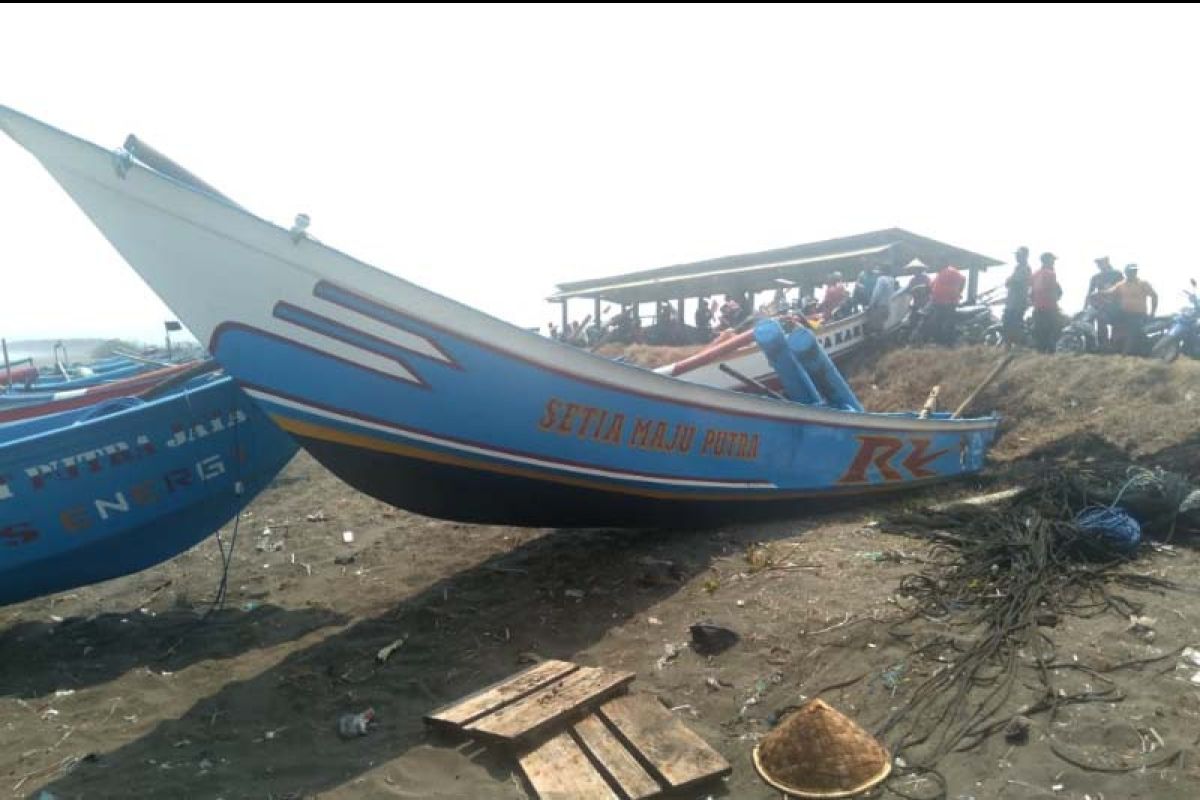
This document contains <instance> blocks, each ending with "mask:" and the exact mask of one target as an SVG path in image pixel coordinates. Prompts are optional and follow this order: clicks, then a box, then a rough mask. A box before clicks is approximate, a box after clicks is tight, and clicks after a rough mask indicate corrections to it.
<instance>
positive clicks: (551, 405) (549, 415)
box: [538, 399, 562, 431]
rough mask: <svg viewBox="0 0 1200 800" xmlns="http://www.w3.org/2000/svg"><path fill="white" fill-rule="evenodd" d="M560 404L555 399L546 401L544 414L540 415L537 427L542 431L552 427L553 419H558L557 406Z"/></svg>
mask: <svg viewBox="0 0 1200 800" xmlns="http://www.w3.org/2000/svg"><path fill="white" fill-rule="evenodd" d="M560 405H562V404H561V403H559V402H558V401H557V400H554V399H550V400H547V401H546V415H545V416H544V417H542V419H541V421H540V422H539V423H538V427H539V428H541V429H542V430H544V431H548V430H550V429H551V428H552V427H554V421H555V420H556V419H558V407H559V406H560Z"/></svg>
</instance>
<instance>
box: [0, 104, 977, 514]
mask: <svg viewBox="0 0 1200 800" xmlns="http://www.w3.org/2000/svg"><path fill="white" fill-rule="evenodd" d="M0 128H3V130H4V131H5V132H7V133H8V134H9V135H10V136H11V137H12V138H13V139H15V140H16V141H17V142H19V143H20V144H21V145H23V146H24V147H25V148H26V149H28V150H29V151H30V152H31V153H32V154H33V155H34V156H35V157H36V158H37V159H38V160H39V161H41V163H42V164H43V165H44V166H45V167H46V169H47V170H48V171H49V172H50V173H51V174H52V175H53V177H54V178H55V179H56V180H57V181H58V182H59V184H60V185H62V187H63V188H64V189H65V190H66V191H67V193H68V194H69V195H70V196H71V197H72V198H73V199H74V200H75V202H76V203H77V204H78V205H79V206H80V207H81V208H82V209H83V211H84V212H85V213H86V214H87V216H88V217H89V218H91V220H92V221H93V222H94V223H95V224H96V226H97V227H98V228H99V229H100V231H101V232H102V233H103V234H104V235H105V236H106V237H107V238H108V240H109V241H110V242H111V243H112V244H113V245H114V246H115V247H116V249H117V250H118V251H119V252H120V253H121V254H122V256H124V258H125V259H126V261H128V262H129V263H130V265H132V266H133V268H134V269H135V270H137V272H138V273H140V274H141V276H142V277H143V278H144V279H145V280H146V282H147V283H148V284H149V285H150V286H151V288H152V289H154V290H155V291H156V292H157V293H158V294H159V296H161V297H162V299H163V300H164V301H166V303H167V305H169V306H170V307H171V308H172V310H173V311H174V312H175V313H176V314H177V315H178V317H179V319H181V320H182V321H183V322H184V323H185V324H186V325H187V326H188V328H189V329H190V330H191V331H192V332H193V333H195V335H196V336H197V337H199V339H200V340H201V341H202V342H204V343H206V344H207V346H208V349H209V351H210V352H211V353H212V354H213V355H214V357H215V358H216V359H217V360H218V361H219V362H220V363H221V364H222V365H223V366H224V367H225V368H226V369H227V370H228V372H229V373H230V374H231V375H233V376H234V377H235V378H237V380H238V381H239V383H240V384H241V385H242V386H243V387H244V388H245V389H246V391H247V393H248V394H250V395H251V396H252V397H253V398H254V399H255V400H256V401H258V403H259V404H260V405H261V406H262V407H263V409H265V410H266V411H267V413H268V414H269V415H270V416H271V417H272V418H273V419H274V420H275V421H276V422H277V423H279V425H280V426H282V427H283V428H284V429H286V430H287V431H289V432H290V433H291V434H292V435H293V436H294V437H296V439H297V440H298V441H299V442H300V443H301V444H302V445H303V446H304V447H305V448H306V449H308V450H309V451H310V452H311V453H312V454H313V455H314V456H315V457H316V458H317V459H318V460H320V461H321V462H322V463H323V464H325V465H326V466H327V467H328V468H330V469H331V470H332V471H333V472H335V473H336V474H338V475H339V476H340V477H342V478H343V479H344V480H346V481H347V482H348V483H350V484H351V485H353V486H355V487H357V488H358V489H360V490H362V491H364V492H366V493H368V494H371V495H373V496H375V497H377V498H379V499H382V500H384V501H386V502H389V503H392V504H394V505H397V506H401V507H404V508H407V509H411V510H413V511H417V512H419V513H422V514H428V515H430V516H435V517H442V518H447V519H454V520H463V521H472V522H491V523H505V524H515V525H532V526H597V525H606V526H629V527H640V526H648V525H664V524H665V525H672V524H680V523H696V522H702V523H711V522H714V521H717V520H721V519H728V518H740V517H746V516H751V515H761V514H777V513H784V512H787V513H791V512H794V511H796V510H803V509H805V508H807V507H809V506H810V505H811V504H813V503H814V502H817V501H820V500H822V499H824V498H829V497H853V496H860V495H870V494H876V493H880V492H888V491H895V490H900V489H906V488H909V487H912V486H920V485H925V484H931V483H934V482H937V481H943V480H947V479H951V478H956V477H959V476H962V475H965V474H969V473H972V472H975V471H977V470H979V469H980V468H981V467H982V465H983V463H984V456H985V453H986V450H987V448H988V446H989V444H990V443H991V441H992V439H993V436H994V434H995V430H996V424H997V420H996V418H994V417H986V418H980V419H952V418H950V417H949V416H947V415H938V416H934V417H933V418H929V419H923V418H920V417H918V415H916V414H877V413H864V412H862V411H861V410H859V408H860V407H859V406H858V404H857V401H853V402H851V401H852V400H853V398H852V395H851V396H846V395H845V394H844V393H843V392H841V391H840V389H839V387H838V386H837V385H836V381H835V380H832V381H831V380H829V379H830V378H831V377H834V378H836V377H837V376H836V375H833V376H831V375H830V374H827V373H826V372H824V371H822V368H821V365H820V364H819V363H817V362H816V361H802V360H800V357H801V356H803V357H804V358H808V357H809V356H810V355H812V354H811V353H810V352H809V349H808V346H809V344H810V343H809V342H805V341H790V340H789V341H786V342H784V344H783V345H782V346H780V347H775V351H776V356H775V357H776V358H777V359H779V365H780V366H782V367H783V368H784V369H785V371H787V372H788V373H789V375H790V376H791V377H790V378H789V384H790V386H791V387H792V389H793V390H794V392H795V393H794V395H793V397H794V398H795V399H792V400H789V399H778V398H773V397H769V396H752V395H746V394H740V393H736V392H731V391H728V390H725V389H720V388H715V387H711V386H704V385H698V384H694V383H687V382H684V381H681V380H679V379H676V378H673V377H670V376H667V375H660V374H656V373H654V372H651V371H649V370H644V369H640V368H637V367H633V366H629V365H625V364H620V363H615V362H612V361H609V360H606V359H603V358H599V357H596V356H592V355H590V354H588V353H584V352H581V351H580V350H579V349H577V348H573V347H569V346H566V345H562V344H559V343H557V342H554V341H551V340H548V339H544V338H541V337H539V336H537V335H535V334H531V333H529V332H528V331H525V330H522V329H520V328H517V327H514V326H512V325H509V324H507V323H505V322H502V321H500V320H498V319H495V318H493V317H490V316H488V315H486V314H483V313H480V312H478V311H476V310H473V309H471V308H468V307H466V306H464V305H461V304H459V303H456V302H454V301H453V300H450V299H448V298H446V297H442V296H440V295H438V294H435V293H433V292H430V291H427V290H425V289H423V288H421V287H419V286H416V285H414V284H412V283H409V282H407V281H405V280H402V279H400V278H398V277H395V276H394V275H391V274H389V273H386V272H383V271H381V270H378V269H376V268H374V267H371V266H369V265H367V264H364V263H362V262H360V261H357V260H355V259H354V258H352V257H350V256H348V255H346V254H344V253H342V252H340V251H338V250H335V249H333V248H331V247H328V246H327V245H324V244H322V243H320V242H318V241H316V240H315V239H313V238H311V237H309V236H308V235H307V233H306V225H307V222H308V220H307V218H304V217H298V218H297V222H296V224H295V225H294V226H293V227H292V228H291V229H290V230H289V229H286V228H281V227H278V226H276V225H274V224H271V223H269V222H267V221H265V220H263V219H260V218H258V217H256V216H254V215H253V214H251V213H249V212H247V211H246V210H245V209H243V208H242V207H240V206H239V205H237V204H235V203H233V202H232V201H230V200H229V199H228V198H226V197H224V196H223V195H221V194H219V193H218V192H217V191H216V190H215V189H213V188H212V187H210V186H209V185H207V184H205V183H204V182H202V181H200V180H199V179H198V178H196V177H195V176H193V175H191V174H190V173H189V172H187V171H186V170H184V169H183V168H182V167H180V166H179V165H177V164H175V163H174V162H172V161H170V160H169V159H166V158H165V157H163V156H162V155H161V154H158V153H156V152H155V151H154V150H152V149H151V148H149V147H147V146H146V145H145V144H144V143H141V142H138V141H137V140H136V139H134V138H133V137H130V138H129V139H128V140H127V141H126V143H125V147H124V148H121V149H118V150H117V151H115V152H114V151H110V150H105V149H103V148H100V147H97V146H96V145H93V144H91V143H88V142H85V141H83V140H80V139H77V138H75V137H73V136H70V135H69V134H65V133H63V132H61V131H58V130H57V129H55V128H52V127H50V126H48V125H45V124H43V123H41V122H38V121H36V120H33V119H31V118H29V117H27V116H24V115H22V114H19V113H17V112H15V111H12V110H10V109H6V108H3V107H0ZM762 334H763V336H764V337H765V339H764V341H766V340H770V341H771V342H774V343H775V345H778V344H779V342H778V336H779V334H778V332H775V331H771V330H764V331H763V332H762ZM772 337H774V338H772ZM818 349H819V348H818ZM814 366H815V367H816V368H817V369H816V371H815V373H810V372H809V370H810V368H811V367H814ZM792 367H795V370H798V371H800V373H801V374H793V372H794V371H793V370H792ZM833 372H834V373H836V370H833ZM814 375H815V377H817V378H820V381H811V382H813V383H814V386H813V388H812V393H811V394H810V393H807V391H808V388H809V387H808V383H809V382H810V379H811V378H812V377H813V376H814ZM806 376H808V377H806ZM818 383H819V385H817V384H818ZM822 387H824V389H822Z"/></svg>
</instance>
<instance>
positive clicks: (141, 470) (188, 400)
mask: <svg viewBox="0 0 1200 800" xmlns="http://www.w3.org/2000/svg"><path fill="white" fill-rule="evenodd" d="M60 416H66V417H68V419H67V420H62V421H60V422H61V423H62V424H60V425H58V426H57V427H55V428H53V429H51V430H36V426H31V428H34V429H33V431H32V435H29V436H26V437H24V438H19V439H14V440H10V441H7V442H6V443H5V444H3V445H0V603H11V602H17V601H20V600H24V599H27V598H30V597H36V596H39V595H43V594H48V593H50V592H55V591H61V590H64V589H68V588H72V587H75V586H81V585H86V584H88V583H93V582H95V581H99V580H104V579H107V578H112V577H116V576H119V575H125V574H128V573H131V572H136V571H138V570H140V569H144V568H146V567H148V566H151V565H153V564H156V563H158V562H160V561H163V560H165V559H167V558H170V557H172V556H174V555H176V554H177V553H180V552H182V551H183V550H186V549H187V548H189V547H191V546H192V545H193V544H195V543H196V542H198V541H200V540H201V539H203V538H204V537H206V536H208V535H209V534H211V533H213V532H214V531H215V530H216V529H217V528H218V527H220V526H221V525H222V524H224V523H225V522H226V521H227V520H228V519H229V518H230V517H232V516H233V515H234V514H235V513H237V511H238V510H240V509H241V508H242V507H243V506H245V504H246V503H248V502H249V501H250V499H251V498H253V497H254V495H255V494H257V493H258V492H259V491H260V490H261V489H263V488H264V487H265V486H266V484H267V483H268V482H270V480H271V479H272V478H273V477H274V476H275V474H276V473H277V472H278V471H279V470H280V469H282V467H283V465H284V464H286V463H287V461H288V459H290V458H291V456H292V455H293V454H294V453H295V450H296V445H295V443H294V442H293V441H292V440H291V438H290V437H288V436H287V435H286V434H285V433H284V432H283V431H281V430H279V428H278V427H277V426H275V425H274V424H273V423H271V421H270V420H269V419H267V418H266V416H265V415H264V414H263V413H262V411H261V410H260V409H258V408H257V406H256V405H255V404H254V403H253V402H251V401H250V399H249V398H248V397H246V396H245V394H244V393H243V392H241V391H240V390H239V389H237V387H236V386H235V385H234V383H233V381H232V379H229V378H225V379H222V380H218V381H212V382H209V383H207V385H203V386H201V388H198V389H189V390H186V391H181V392H179V393H176V394H174V395H170V396H168V397H165V398H162V399H160V400H156V401H153V402H150V403H143V404H137V405H133V406H131V407H129V408H127V409H125V410H118V411H115V412H114V413H111V414H104V415H99V416H97V415H94V412H93V414H92V416H91V418H90V419H89V418H88V417H89V413H88V411H87V410H86V409H85V410H81V411H77V412H74V413H73V414H67V415H60Z"/></svg>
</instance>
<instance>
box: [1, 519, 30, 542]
mask: <svg viewBox="0 0 1200 800" xmlns="http://www.w3.org/2000/svg"><path fill="white" fill-rule="evenodd" d="M37 538H38V532H37V530H36V529H34V527H33V526H32V525H30V524H29V523H28V522H18V523H16V524H14V525H9V526H8V527H7V528H0V544H2V545H4V546H5V547H20V546H21V545H23V544H29V543H30V542H32V541H34V540H36V539H37Z"/></svg>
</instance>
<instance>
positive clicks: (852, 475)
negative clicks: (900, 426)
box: [838, 436, 904, 483]
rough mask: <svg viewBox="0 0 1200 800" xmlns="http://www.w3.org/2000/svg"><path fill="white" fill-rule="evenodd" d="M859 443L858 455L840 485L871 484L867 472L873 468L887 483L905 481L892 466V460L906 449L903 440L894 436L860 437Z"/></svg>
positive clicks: (840, 480) (839, 480)
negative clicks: (903, 448)
mask: <svg viewBox="0 0 1200 800" xmlns="http://www.w3.org/2000/svg"><path fill="white" fill-rule="evenodd" d="M858 441H859V445H858V453H857V454H856V455H855V456H854V461H853V462H851V464H850V468H849V469H847V470H846V474H845V475H843V476H842V477H841V478H840V479H838V483H870V478H868V477H867V470H868V469H870V468H871V467H872V466H874V467H875V468H876V469H877V470H879V474H880V476H882V477H883V479H884V480H885V481H899V480H903V479H904V476H903V475H901V474H900V473H899V472H897V471H896V468H895V467H893V466H892V459H893V458H895V457H896V454H897V453H899V452H900V448H902V447H904V441H903V440H901V439H897V438H896V437H894V436H859V437H858Z"/></svg>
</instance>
